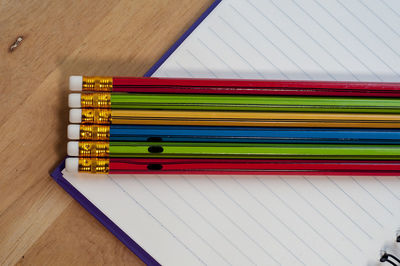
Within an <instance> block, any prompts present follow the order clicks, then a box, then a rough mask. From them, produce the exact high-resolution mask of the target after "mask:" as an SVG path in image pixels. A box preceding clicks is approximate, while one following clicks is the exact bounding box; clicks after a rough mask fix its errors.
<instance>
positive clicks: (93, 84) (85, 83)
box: [82, 77, 113, 91]
mask: <svg viewBox="0 0 400 266" xmlns="http://www.w3.org/2000/svg"><path fill="white" fill-rule="evenodd" d="M112 88H113V78H112V77H83V78H82V91H112Z"/></svg>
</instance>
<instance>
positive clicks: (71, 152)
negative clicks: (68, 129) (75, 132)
mask: <svg viewBox="0 0 400 266" xmlns="http://www.w3.org/2000/svg"><path fill="white" fill-rule="evenodd" d="M67 154H68V156H79V142H78V141H69V142H68V145H67Z"/></svg>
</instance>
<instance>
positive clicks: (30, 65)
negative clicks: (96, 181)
mask: <svg viewBox="0 0 400 266" xmlns="http://www.w3.org/2000/svg"><path fill="white" fill-rule="evenodd" d="M212 2H213V0H121V1H106V0H97V1H94V0H84V1H63V0H56V1H49V0H45V1H42V0H30V1H27V0H21V1H12V0H0V96H1V97H0V265H14V264H28V265H104V264H107V265H119V264H130V265H142V264H143V263H142V262H141V261H140V260H139V259H138V258H137V257H136V256H135V255H134V254H133V253H131V252H130V251H129V250H128V249H127V248H126V247H125V246H124V245H123V244H122V243H121V242H119V240H118V239H117V238H115V237H114V236H113V235H112V234H111V233H110V232H108V231H107V230H106V229H105V228H104V227H103V226H102V225H101V224H100V223H99V222H98V221H97V220H96V219H95V218H93V217H92V216H91V215H90V214H88V213H87V212H86V210H84V209H83V208H82V207H81V206H80V205H79V204H78V203H77V202H75V201H74V200H73V199H72V198H71V197H70V196H69V195H68V194H67V193H66V192H65V191H64V190H62V189H61V188H60V187H59V186H58V185H57V184H56V183H55V182H54V181H53V180H52V179H51V178H50V176H49V173H50V171H51V170H52V169H53V168H54V167H55V166H56V165H57V164H59V163H60V161H61V160H62V159H63V158H64V157H65V155H66V127H67V122H68V117H67V116H68V108H67V95H68V89H67V88H68V83H67V82H68V77H69V76H70V75H81V74H83V75H110V76H112V75H118V76H142V75H143V74H144V73H145V72H146V71H147V70H148V69H149V68H150V67H151V66H152V65H153V64H154V63H155V62H156V61H157V60H158V59H159V58H160V57H161V56H162V54H163V53H164V52H165V51H166V50H167V49H168V48H169V47H170V46H171V45H172V44H173V43H174V42H175V41H176V40H177V39H178V38H179V36H180V35H181V34H182V33H183V32H184V31H185V30H186V29H187V28H188V27H190V25H191V24H192V23H193V22H194V21H195V20H196V19H197V18H198V17H199V16H200V14H201V13H202V12H203V11H204V10H205V9H206V8H207V7H208V6H209V5H210V4H211V3H212ZM19 36H21V37H22V41H21V42H20V43H19V45H18V46H17V48H15V49H14V50H13V51H12V52H10V50H9V48H10V46H12V45H13V43H14V42H15V41H16V40H17V38H18V37H19Z"/></svg>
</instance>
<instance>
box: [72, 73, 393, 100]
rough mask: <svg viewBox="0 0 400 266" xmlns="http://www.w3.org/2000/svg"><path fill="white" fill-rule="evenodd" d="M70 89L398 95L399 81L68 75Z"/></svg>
mask: <svg viewBox="0 0 400 266" xmlns="http://www.w3.org/2000/svg"><path fill="white" fill-rule="evenodd" d="M70 89H71V90H74V91H113V92H141V93H150V92H151V93H191V94H197V93H201V94H259V95H308V96H369V97H400V83H380V82H334V81H278V80H245V79H240V80H234V79H182V78H135V77H82V76H71V77H70Z"/></svg>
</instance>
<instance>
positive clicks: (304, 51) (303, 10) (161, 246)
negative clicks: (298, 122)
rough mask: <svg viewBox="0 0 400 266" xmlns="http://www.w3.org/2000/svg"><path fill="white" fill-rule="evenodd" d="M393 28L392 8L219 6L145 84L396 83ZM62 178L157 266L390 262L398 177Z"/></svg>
mask: <svg viewBox="0 0 400 266" xmlns="http://www.w3.org/2000/svg"><path fill="white" fill-rule="evenodd" d="M398 25H400V2H398V1H395V0H382V1H377V0H376V1H375V0H365V1H361V0H360V1H358V0H357V1H356V0H348V1H344V0H338V1H333V0H328V1H314V0H303V1H300V0H297V1H294V0H293V1H289V0H280V1H277V0H276V1H268V0H248V1H243V0H241V1H239V0H224V1H223V2H222V3H221V4H219V6H218V7H217V8H216V9H215V10H214V11H213V12H212V13H211V14H210V15H209V16H208V17H207V18H206V19H205V20H204V21H203V22H202V23H201V25H200V26H199V27H197V29H196V30H195V31H194V32H193V33H192V34H191V35H190V36H189V37H188V38H187V39H186V40H185V41H184V42H183V44H182V45H181V46H180V47H179V48H178V49H177V50H176V51H175V52H174V53H173V54H172V55H171V56H170V57H169V58H168V59H167V60H166V62H165V63H164V64H163V65H162V66H161V67H160V68H159V69H158V70H157V71H156V73H155V74H154V76H159V77H162V76H165V77H211V78H265V79H296V80H310V79H311V80H353V81H356V80H358V81H393V82H399V81H400V29H399V27H398ZM64 177H65V178H66V179H67V180H68V181H69V182H71V184H72V185H74V186H75V187H76V188H77V189H78V190H79V191H80V192H81V193H82V194H84V195H85V196H86V197H87V198H88V199H89V200H90V201H91V202H93V203H94V204H95V205H96V206H97V207H98V208H99V209H100V210H101V211H102V212H104V213H105V214H106V215H107V216H108V217H109V218H111V219H112V220H113V221H114V222H115V223H116V224H117V225H118V226H119V227H120V228H121V229H122V230H124V231H125V232H126V233H127V234H128V235H129V236H130V237H131V238H132V239H133V240H135V241H136V242H137V243H138V244H139V245H140V246H142V247H143V248H144V249H145V250H146V251H147V252H148V253H149V254H150V255H152V256H153V257H154V258H155V259H156V260H157V261H158V262H160V263H161V264H163V265H198V264H209V265H226V264H232V265H252V264H256V265H275V264H276V265H279V264H280V265H350V264H353V265H380V264H379V262H378V259H379V255H380V252H381V250H382V249H383V248H386V249H387V250H388V251H390V252H393V253H394V254H397V255H399V247H398V246H399V245H397V246H396V244H394V243H393V241H394V237H395V234H396V231H398V229H399V228H400V205H399V204H400V179H399V177H334V176H329V177H304V176H290V177H288V176H245V177H243V176H199V175H197V176H187V175H186V176H148V175H133V176H122V175H121V176H115V175H114V176H111V175H109V176H103V177H101V178H88V176H82V175H78V176H71V175H70V174H68V173H66V172H64ZM382 265H386V264H382Z"/></svg>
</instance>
